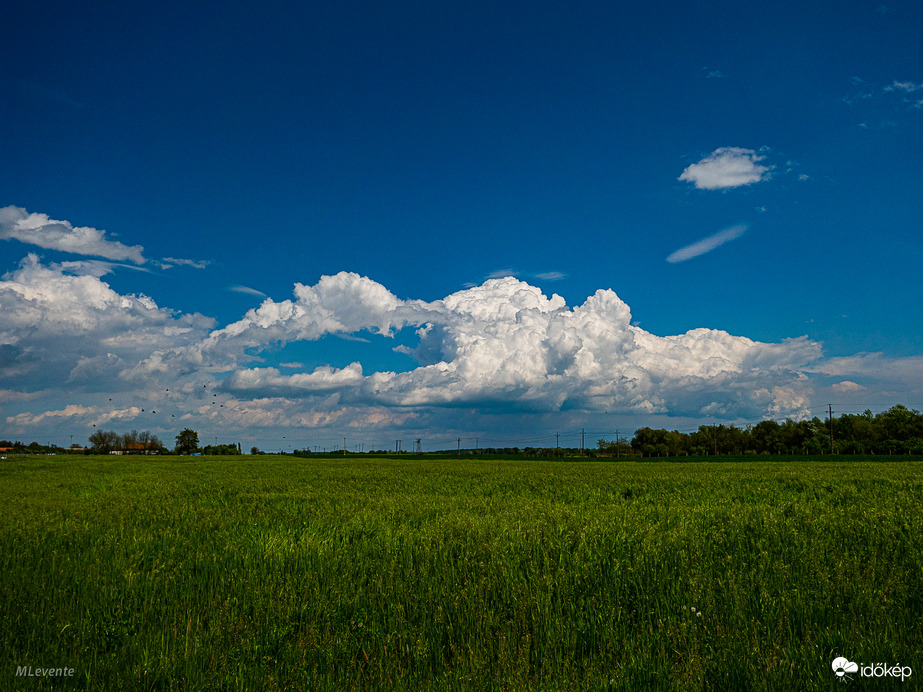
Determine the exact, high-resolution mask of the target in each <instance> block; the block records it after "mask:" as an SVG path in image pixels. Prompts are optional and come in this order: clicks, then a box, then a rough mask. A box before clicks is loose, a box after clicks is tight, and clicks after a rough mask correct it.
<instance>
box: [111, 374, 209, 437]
mask: <svg viewBox="0 0 923 692" xmlns="http://www.w3.org/2000/svg"><path fill="white" fill-rule="evenodd" d="M202 388H203V389H206V390H207V389H208V385H207V384H203V385H202ZM164 391H165V392H169V391H170V390H169V389H165V390H164ZM212 397H213V399H217V398H218V395H217V394H212ZM109 403H110V404H111V403H112V397H109ZM215 404H218V406H219V408H224V404H219V403H218V402H217V401H212V402H211V405H212V406H214V405H215ZM141 413H148V411H147V410H146V409H143V408H142V409H141ZM149 413H151V414H155V413H157V411H156V410H155V409H151V410H150V412H149ZM170 418H176V414H175V413H171V414H170ZM93 427H94V428H95V427H96V423H93Z"/></svg>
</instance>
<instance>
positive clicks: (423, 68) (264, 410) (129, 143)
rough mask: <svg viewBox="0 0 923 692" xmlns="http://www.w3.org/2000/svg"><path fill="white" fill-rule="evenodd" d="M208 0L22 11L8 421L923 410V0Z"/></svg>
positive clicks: (452, 430) (446, 431)
mask: <svg viewBox="0 0 923 692" xmlns="http://www.w3.org/2000/svg"><path fill="white" fill-rule="evenodd" d="M192 5H194V6H191V4H190V3H170V2H165V3H157V4H156V5H150V6H132V5H131V4H130V3H129V4H124V3H92V2H91V3H79V4H74V3H36V2H19V1H17V0H14V1H13V2H10V3H6V4H5V5H4V9H3V10H0V57H2V60H0V79H2V83H3V85H4V92H5V97H4V98H3V99H2V101H0V207H3V208H4V210H5V211H4V212H3V214H4V215H2V216H0V240H2V242H0V271H2V272H3V274H4V276H3V281H2V283H0V437H11V438H21V439H27V440H30V439H42V440H44V439H45V438H46V437H47V438H49V439H51V440H52V441H56V442H58V443H63V442H66V441H68V440H69V435H74V439H75V440H80V441H82V439H84V438H85V436H86V435H87V434H89V432H91V431H92V430H93V425H96V426H97V427H104V428H107V429H108V428H114V429H118V430H120V431H121V430H122V429H125V430H127V429H130V428H132V427H136V428H138V429H151V430H154V431H156V432H158V433H159V434H161V435H162V436H163V437H164V438H165V439H168V440H170V441H172V438H173V436H174V435H175V434H176V432H177V431H178V430H179V429H180V427H184V426H187V425H188V426H189V427H193V428H195V429H198V430H200V433H201V435H202V436H203V437H205V438H208V439H211V437H214V436H220V437H221V438H222V439H225V438H226V439H228V440H230V439H233V440H235V441H236V440H238V439H241V440H244V441H245V442H244V444H246V443H247V442H246V441H252V442H253V443H254V444H258V445H259V446H264V447H267V448H273V447H276V446H279V445H283V443H282V442H281V440H282V437H283V435H284V439H285V440H286V442H285V443H284V445H289V444H291V443H290V442H289V440H292V439H296V440H299V441H300V444H301V446H309V445H310V446H313V445H321V446H333V445H335V444H337V443H338V442H337V441H339V444H342V438H343V437H344V436H346V437H347V438H349V439H352V440H353V442H354V444H360V443H361V444H364V445H366V448H369V445H372V447H379V446H384V445H385V443H388V444H389V445H391V446H393V442H394V439H397V438H401V437H404V438H406V439H411V438H417V437H422V438H423V439H424V440H428V441H430V443H429V445H430V446H431V447H432V448H435V447H439V446H443V445H448V442H446V441H452V440H454V439H455V438H456V437H459V436H462V437H463V438H464V439H465V440H468V439H469V438H470V439H472V440H473V439H474V438H475V437H478V438H479V437H483V438H484V439H485V440H497V441H500V440H512V441H517V440H520V439H521V440H539V439H541V440H544V437H543V436H545V437H547V436H548V435H551V439H553V433H554V432H555V431H559V430H560V431H562V432H563V431H567V434H570V435H575V434H576V432H575V431H576V430H579V429H580V428H583V427H585V428H587V429H588V430H592V431H593V432H594V433H596V432H599V433H611V432H613V431H614V430H615V429H620V430H623V431H624V430H631V429H634V428H635V427H638V426H639V425H646V424H652V425H662V426H664V427H670V428H673V427H676V428H679V429H689V428H694V427H695V426H696V425H698V424H700V423H711V422H715V421H719V422H736V423H738V424H740V423H745V422H755V421H756V420H760V419H761V418H764V417H769V418H782V417H786V416H794V417H799V416H805V415H822V414H823V413H824V412H825V411H826V404H827V403H834V404H836V406H837V408H838V409H839V410H844V411H845V410H854V409H857V408H858V409H859V410H862V409H864V408H867V407H868V408H872V409H873V410H876V409H880V408H887V407H888V406H890V405H892V404H894V403H905V404H908V405H913V404H917V405H918V406H917V407H918V408H919V407H923V318H921V309H920V305H921V303H923V301H921V297H923V296H921V293H923V291H921V287H920V281H919V268H920V266H921V260H923V244H921V243H920V241H919V237H920V231H921V211H920V204H919V200H920V190H921V189H923V166H921V165H920V161H923V42H921V41H920V40H919V36H920V30H921V27H923V8H921V6H920V5H919V3H916V2H909V1H908V2H886V3H880V2H858V1H853V2H835V3H834V2H819V3H808V5H809V6H805V3H795V2H779V3H771V4H763V3H759V4H758V3H739V2H702V3H694V4H689V3H676V2H655V3H643V4H639V5H638V4H632V5H631V6H629V5H628V4H626V3H584V4H579V5H577V6H574V7H567V6H563V5H561V4H560V3H541V2H539V3H535V2H531V3H471V2H466V3H454V2H447V3H391V4H387V5H383V4H381V3H363V2H353V3H349V2H347V3H336V4H324V5H321V4H319V3H280V2H271V3H263V4H261V5H260V6H256V5H252V4H242V3H222V4H215V5H212V6H209V5H206V4H192ZM53 222H59V223H57V224H55V223H53ZM80 229H91V231H87V230H80ZM342 272H346V274H341V273H342ZM322 277H334V278H336V277H339V278H338V279H336V280H332V279H331V280H330V281H327V282H326V283H324V280H323V279H322ZM296 284H300V285H301V286H302V287H304V290H303V291H302V292H301V297H300V298H297V297H296V294H295V290H296ZM598 291H611V292H612V295H610V294H609V293H606V294H605V295H604V296H602V297H599V294H597V292H598ZM555 295H557V296H559V297H560V299H556V298H554V296H555ZM369 296H372V297H371V298H370V297H369ZM452 296H454V298H451V300H450V297H452ZM593 296H597V297H598V298H599V300H597V301H596V302H592V301H590V302H589V303H588V302H587V301H588V299H590V298H591V297H593ZM613 296H617V297H615V298H614V300H615V301H617V303H618V305H621V306H623V307H624V309H623V308H618V309H616V308H615V307H613V306H614V305H615V303H613V302H612V300H613ZM287 301H288V302H287ZM376 301H377V302H376ZM395 301H396V302H395ZM258 309H259V310H260V311H261V312H259V313H258V312H253V313H248V311H250V310H254V311H256V310H258ZM286 310H288V311H289V312H288V313H286ZM628 311H630V314H629V312H628ZM296 313H297V314H296ZM62 325H63V326H62ZM233 325H237V326H236V327H234V328H233V329H231V326H233ZM427 325H429V326H427ZM690 330H695V331H692V332H690ZM682 335H685V336H684V337H683V338H680V336H682ZM674 337H675V338H674ZM725 337H728V338H725ZM731 337H733V338H731ZM728 339H730V340H728ZM357 366H358V369H357ZM386 373H390V374H391V375H393V376H386V375H385V374H386ZM171 385H172V386H171ZM167 390H171V391H170V392H167ZM199 390H203V391H207V392H211V393H212V396H211V399H213V400H216V403H215V404H212V403H203V401H204V398H203V396H202V394H201V392H200V391H199ZM110 394H111V395H112V396H111V397H110V396H109V395H110ZM216 394H217V395H218V396H215V395H216ZM104 395H105V396H104ZM110 398H111V399H112V400H113V401H112V402H111V403H110V402H109V401H108V400H109V399H110ZM219 399H220V400H221V401H223V402H224V404H223V405H221V404H218V403H217V400H219ZM146 402H154V403H156V402H161V403H162V404H163V405H162V406H161V410H162V411H164V410H166V408H169V409H170V411H171V413H170V417H169V418H168V419H165V418H164V417H163V413H161V414H160V416H161V417H160V418H156V419H155V418H153V417H152V416H143V415H141V412H140V409H141V408H144V409H145V411H144V413H145V414H147V413H148V412H149V410H150V409H151V407H150V406H145V403H146ZM203 407H204V408H203ZM221 409H224V411H222V410H221ZM232 411H233V415H231V412H232ZM322 440H323V442H322ZM545 443H547V441H546V442H545ZM348 444H349V443H348ZM284 445H283V446H284ZM351 446H354V445H351ZM405 446H406V445H405ZM449 446H451V445H449Z"/></svg>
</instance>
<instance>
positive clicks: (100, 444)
mask: <svg viewBox="0 0 923 692" xmlns="http://www.w3.org/2000/svg"><path fill="white" fill-rule="evenodd" d="M89 440H90V444H91V445H92V446H93V451H95V452H96V453H97V454H108V453H109V452H111V451H112V450H114V449H119V448H120V447H121V446H122V438H121V436H120V435H119V434H118V433H117V432H115V431H114V430H97V431H96V432H95V433H93V434H92V435H90V437H89Z"/></svg>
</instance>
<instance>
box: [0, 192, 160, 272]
mask: <svg viewBox="0 0 923 692" xmlns="http://www.w3.org/2000/svg"><path fill="white" fill-rule="evenodd" d="M0 238H2V239H4V240H18V241H20V242H22V243H29V244H31V245H37V246H39V247H43V248H47V249H49V250H60V251H62V252H72V253H74V254H78V255H93V256H96V257H105V258H106V259H111V260H128V261H129V262H134V263H135V264H144V263H145V262H146V261H147V260H145V258H144V255H143V254H142V253H143V252H144V248H143V247H141V246H140V245H131V246H129V245H123V244H122V243H119V242H118V241H114V240H109V239H107V238H106V232H105V231H100V230H97V229H95V228H89V227H86V226H73V225H71V223H70V222H69V221H55V220H54V219H50V218H49V217H48V216H47V215H46V214H36V213H29V212H28V211H26V210H25V209H23V208H21V207H14V206H8V207H3V208H0Z"/></svg>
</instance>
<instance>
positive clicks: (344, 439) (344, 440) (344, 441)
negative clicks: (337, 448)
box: [343, 437, 346, 457]
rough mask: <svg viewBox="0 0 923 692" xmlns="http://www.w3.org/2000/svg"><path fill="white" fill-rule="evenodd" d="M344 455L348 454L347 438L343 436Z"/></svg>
mask: <svg viewBox="0 0 923 692" xmlns="http://www.w3.org/2000/svg"><path fill="white" fill-rule="evenodd" d="M343 456H344V457H345V456H346V438H345V437H344V438H343Z"/></svg>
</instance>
